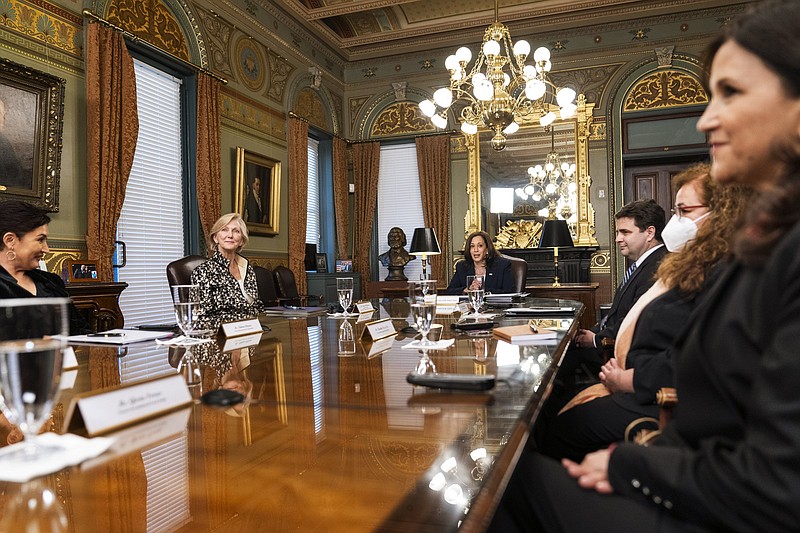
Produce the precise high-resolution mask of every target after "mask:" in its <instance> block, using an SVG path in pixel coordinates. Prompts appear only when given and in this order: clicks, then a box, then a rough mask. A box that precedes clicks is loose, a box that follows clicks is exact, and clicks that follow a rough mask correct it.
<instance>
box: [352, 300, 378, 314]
mask: <svg viewBox="0 0 800 533" xmlns="http://www.w3.org/2000/svg"><path fill="white" fill-rule="evenodd" d="M356 309H357V310H358V312H359V313H360V314H363V313H373V312H374V311H375V308H374V307H372V302H370V301H366V302H356Z"/></svg>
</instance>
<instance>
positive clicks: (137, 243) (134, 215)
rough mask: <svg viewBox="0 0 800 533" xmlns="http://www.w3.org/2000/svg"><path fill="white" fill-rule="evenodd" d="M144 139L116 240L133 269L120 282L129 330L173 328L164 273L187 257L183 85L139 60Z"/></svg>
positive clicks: (141, 136)
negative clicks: (157, 325) (157, 326)
mask: <svg viewBox="0 0 800 533" xmlns="http://www.w3.org/2000/svg"><path fill="white" fill-rule="evenodd" d="M134 65H135V70H136V92H137V98H138V106H139V139H138V142H137V144H136V155H135V156H134V159H133V169H132V170H131V176H130V179H129V180H128V187H127V189H126V191H125V203H124V204H123V206H122V214H121V216H120V219H119V224H118V226H117V238H118V240H121V241H124V242H125V244H126V246H127V260H128V263H127V265H126V266H125V268H121V269H119V280H120V281H124V282H126V283H127V284H128V288H127V289H125V290H124V291H123V292H122V295H121V296H120V302H119V304H120V308H121V309H122V312H123V314H124V316H125V325H126V326H133V325H139V324H145V323H147V324H153V323H163V322H174V321H175V316H174V314H173V309H172V296H171V295H170V291H169V285H168V284H167V276H166V272H165V268H166V265H167V263H169V262H170V261H173V260H175V259H178V258H180V257H182V256H183V251H184V231H183V199H182V190H183V189H182V187H183V167H182V149H183V146H182V144H181V138H182V131H181V80H180V79H177V78H174V77H173V76H170V75H168V74H166V73H164V72H162V71H160V70H158V69H156V68H154V67H152V66H150V65H148V64H146V63H143V62H141V61H138V60H135V61H134Z"/></svg>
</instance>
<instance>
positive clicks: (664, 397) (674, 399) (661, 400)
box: [656, 387, 678, 409]
mask: <svg viewBox="0 0 800 533" xmlns="http://www.w3.org/2000/svg"><path fill="white" fill-rule="evenodd" d="M656 403H657V404H658V405H659V406H661V407H663V408H667V409H671V408H672V407H675V406H676V405H678V389H676V388H675V387H661V388H660V389H659V390H658V392H657V393H656Z"/></svg>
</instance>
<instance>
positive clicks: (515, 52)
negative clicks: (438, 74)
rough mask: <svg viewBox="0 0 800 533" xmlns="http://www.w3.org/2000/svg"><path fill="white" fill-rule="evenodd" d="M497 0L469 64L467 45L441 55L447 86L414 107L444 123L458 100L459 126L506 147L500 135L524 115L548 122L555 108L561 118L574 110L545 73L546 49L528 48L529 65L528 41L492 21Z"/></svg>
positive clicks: (567, 93)
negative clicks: (529, 60)
mask: <svg viewBox="0 0 800 533" xmlns="http://www.w3.org/2000/svg"><path fill="white" fill-rule="evenodd" d="M497 19H498V16H497V0H495V3H494V20H495V22H494V24H492V25H491V26H489V27H488V28H487V29H486V31H485V32H484V34H483V45H482V46H481V50H480V52H478V57H477V59H476V60H475V63H474V64H473V65H472V68H471V69H469V71H467V64H468V63H469V62H470V60H471V59H472V52H471V51H470V49H469V48H467V47H465V46H462V47H461V48H459V49H458V50H456V53H455V54H453V55H451V56H449V57H448V58H447V59H446V60H445V68H447V70H448V71H449V72H450V86H449V87H442V88H441V89H438V90H436V92H434V93H433V101H431V100H423V101H422V102H420V104H419V107H420V110H422V112H423V113H424V114H425V115H426V116H428V117H430V118H431V122H433V124H434V125H435V126H436V127H438V128H443V129H444V128H446V127H447V116H446V115H447V110H448V109H449V107H450V105H451V104H453V103H454V101H455V102H460V103H461V104H463V106H464V107H463V108H462V109H461V113H460V114H461V130H462V131H463V132H464V133H467V134H475V133H476V132H477V131H478V127H479V126H483V127H485V128H488V129H490V130H492V131H493V132H494V136H493V137H492V143H491V144H492V148H494V149H495V150H496V151H500V150H502V149H503V148H505V147H506V135H509V134H512V133H514V132H515V131H517V130H518V129H519V126H520V124H522V123H523V122H524V120H525V119H526V118H529V117H530V118H533V117H532V116H533V115H534V114H535V115H538V116H539V123H540V124H541V125H542V126H549V125H550V124H552V123H553V121H554V120H556V118H558V117H557V116H556V113H555V111H556V110H558V111H559V114H560V116H561V118H562V119H563V118H569V117H571V116H573V115H574V114H575V109H576V105H575V104H574V100H575V91H574V90H573V89H570V88H569V87H564V88H561V89H559V88H557V87H556V86H555V85H554V84H553V83H552V82H551V81H550V79H549V77H548V75H547V73H548V72H550V69H551V68H552V63H550V50H548V49H547V48H545V47H544V46H542V47H540V48H537V49H536V51H535V52H534V53H533V62H534V64H533V65H527V64H525V60H526V59H527V58H528V54H530V51H531V46H530V44H528V42H527V41H523V40H520V41H517V42H516V44H514V43H513V41H512V40H511V35H510V34H509V32H508V28H507V27H506V26H505V25H504V24H502V23H500V22H498V20H497Z"/></svg>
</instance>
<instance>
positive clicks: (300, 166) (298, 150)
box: [289, 117, 308, 294]
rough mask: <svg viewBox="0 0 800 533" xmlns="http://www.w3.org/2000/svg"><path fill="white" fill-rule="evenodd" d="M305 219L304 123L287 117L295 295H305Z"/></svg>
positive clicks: (290, 268)
mask: <svg viewBox="0 0 800 533" xmlns="http://www.w3.org/2000/svg"><path fill="white" fill-rule="evenodd" d="M307 215H308V122H306V121H304V120H300V119H299V118H296V117H289V270H291V271H292V273H293V274H294V277H295V280H296V281H297V292H299V293H300V294H305V293H306V291H307V289H306V268H305V265H304V264H303V259H304V258H305V254H306V217H307Z"/></svg>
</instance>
